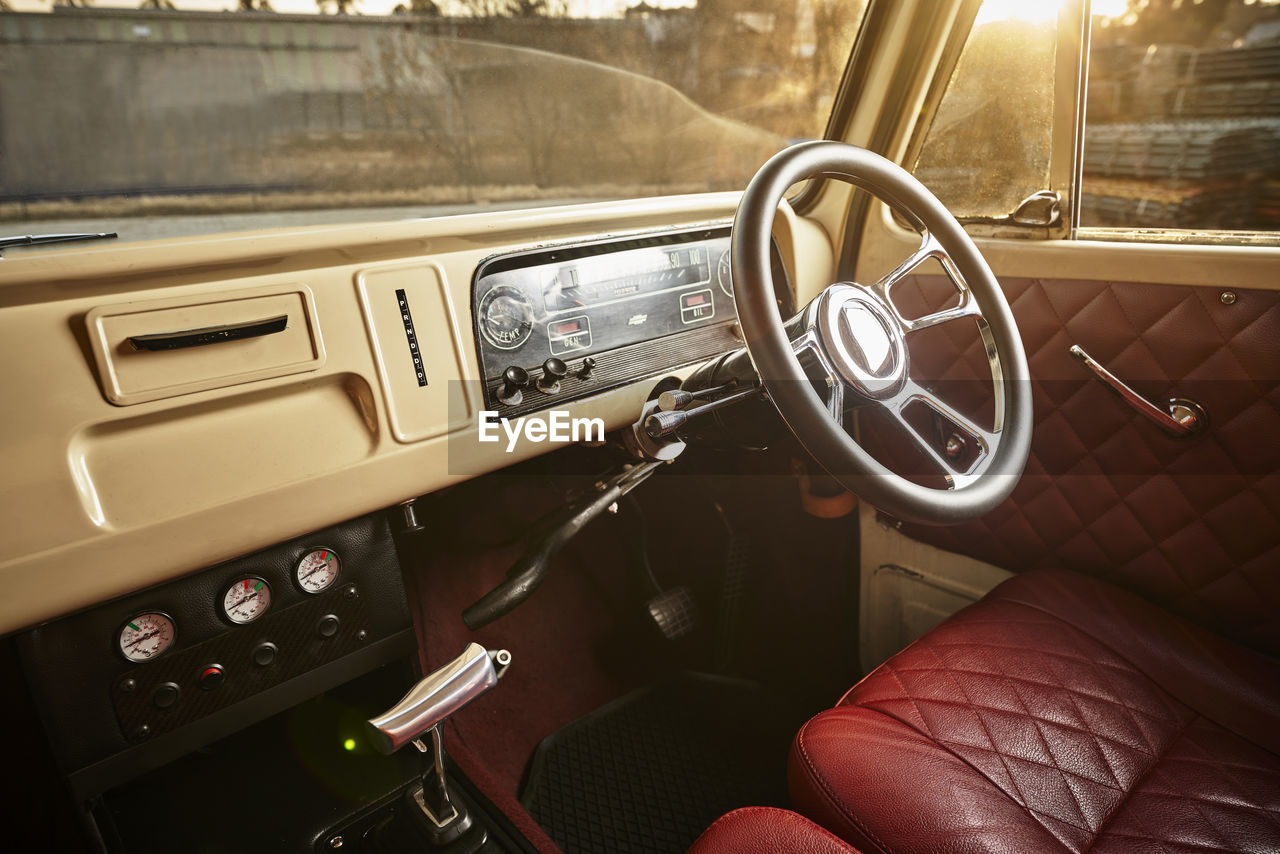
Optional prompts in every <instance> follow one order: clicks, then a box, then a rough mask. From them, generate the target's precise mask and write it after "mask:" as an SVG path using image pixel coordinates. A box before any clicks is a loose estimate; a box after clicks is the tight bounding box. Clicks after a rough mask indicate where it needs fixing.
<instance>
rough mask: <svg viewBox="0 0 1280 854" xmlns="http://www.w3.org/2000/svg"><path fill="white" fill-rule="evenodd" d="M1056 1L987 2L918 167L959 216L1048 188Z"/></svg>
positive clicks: (990, 215) (1005, 213) (1006, 209)
mask: <svg viewBox="0 0 1280 854" xmlns="http://www.w3.org/2000/svg"><path fill="white" fill-rule="evenodd" d="M1057 40H1058V4H1056V3H1043V2H1035V3H1031V2H1025V0H987V2H985V3H983V5H982V7H981V9H980V10H979V12H978V16H977V18H976V19H975V21H974V24H973V29H972V30H971V31H970V34H969V37H968V41H966V42H965V45H964V49H963V50H962V51H961V53H960V59H959V61H958V62H957V63H956V67H955V70H954V71H953V72H952V74H951V79H950V80H949V81H948V83H947V88H946V90H945V92H944V94H943V96H942V100H941V102H940V103H939V105H938V110H937V112H936V114H935V115H934V118H933V122H932V123H931V124H930V126H929V129H928V131H927V135H926V136H925V139H924V143H923V145H922V146H921V147H920V150H919V155H918V156H917V158H916V163H915V168H914V169H913V170H912V171H913V172H914V173H915V176H916V177H917V178H919V179H920V180H921V181H922V182H923V183H924V184H925V186H927V187H928V188H929V189H930V190H932V191H933V193H934V195H936V196H937V197H938V199H939V200H940V201H941V202H942V203H943V204H945V205H946V206H947V208H948V209H949V210H950V211H951V212H952V213H954V214H955V215H956V216H957V217H959V218H960V219H962V220H963V219H971V220H972V219H996V220H1001V219H1005V218H1007V217H1009V216H1010V215H1011V214H1013V212H1014V211H1015V210H1016V209H1017V208H1018V205H1019V203H1021V202H1022V200H1024V199H1026V198H1027V197H1028V196H1030V195H1031V194H1033V193H1036V192H1038V191H1040V190H1049V189H1053V190H1058V191H1059V192H1063V193H1065V192H1066V188H1065V187H1050V180H1049V162H1050V155H1051V153H1052V142H1053V114H1054V59H1055V56H1056V53H1057Z"/></svg>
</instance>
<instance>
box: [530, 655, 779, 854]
mask: <svg viewBox="0 0 1280 854" xmlns="http://www.w3.org/2000/svg"><path fill="white" fill-rule="evenodd" d="M796 726H798V722H796V721H794V717H793V716H791V715H788V714H786V712H785V711H784V710H783V709H781V708H779V707H776V706H775V705H773V704H771V703H770V702H768V700H767V698H766V697H765V696H764V695H762V693H761V692H760V690H759V688H758V686H756V685H755V684H754V683H749V682H742V681H739V680H733V679H725V678H721V677H716V676H703V675H696V674H683V675H681V676H678V677H675V678H673V679H670V680H666V681H663V682H660V683H658V684H656V685H653V686H651V687H648V688H644V689H641V690H640V691H637V692H635V693H633V694H629V695H628V696H626V697H623V698H622V699H620V700H617V701H615V702H613V703H610V704H609V705H607V706H604V707H602V708H600V709H597V710H596V711H594V712H592V713H591V714H589V715H587V716H586V717H584V718H581V719H579V720H577V721H575V722H573V723H571V724H569V725H568V726H566V727H564V728H562V729H560V730H559V731H558V732H556V733H554V734H553V735H550V736H548V737H547V738H546V739H544V740H543V741H542V743H541V744H539V745H538V749H537V750H536V751H535V752H534V756H533V761H532V763H531V764H530V767H529V774H528V779H527V782H526V784H525V787H524V792H523V795H522V797H521V800H522V801H523V803H524V805H525V808H526V809H527V810H528V811H529V812H530V814H532V815H533V817H534V818H535V819H536V820H537V821H538V823H539V824H540V825H542V827H543V828H544V829H545V830H546V831H547V834H548V835H549V836H550V837H551V838H552V839H554V840H555V842H556V844H557V845H559V846H560V848H561V849H563V850H564V851H565V854H578V852H592V854H594V852H619V854H627V852H636V854H641V852H643V854H661V853H662V852H673V854H677V853H678V852H684V851H685V850H687V849H688V847H689V845H690V844H691V843H692V842H693V841H694V839H696V838H697V837H698V834H699V833H701V832H702V831H703V830H704V829H706V827H707V825H709V824H710V823H711V822H712V821H714V820H715V819H716V818H718V817H719V816H721V815H722V814H724V813H725V812H728V811H729V810H731V809H734V808H736V807H742V806H757V805H763V806H784V805H785V804H786V755H787V748H788V745H789V744H790V741H791V736H792V735H793V734H794V732H795V727H796Z"/></svg>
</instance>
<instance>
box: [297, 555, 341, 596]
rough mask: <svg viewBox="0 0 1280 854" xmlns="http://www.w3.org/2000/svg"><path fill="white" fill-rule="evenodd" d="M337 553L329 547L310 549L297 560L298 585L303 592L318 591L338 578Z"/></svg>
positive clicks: (327, 586)
mask: <svg viewBox="0 0 1280 854" xmlns="http://www.w3.org/2000/svg"><path fill="white" fill-rule="evenodd" d="M338 569H339V561H338V555H337V554H336V553H335V552H333V551H332V550H331V549H312V550H311V552H309V553H308V554H307V556H306V557H304V558H303V559H302V560H300V561H298V571H297V579H298V586H299V587H301V588H302V590H303V592H304V593H319V592H320V591H322V590H327V589H328V588H329V585H331V584H333V582H335V581H337V580H338Z"/></svg>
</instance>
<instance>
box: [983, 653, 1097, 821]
mask: <svg viewBox="0 0 1280 854" xmlns="http://www.w3.org/2000/svg"><path fill="white" fill-rule="evenodd" d="M997 667H999V668H1000V675H1001V676H1002V677H1004V679H1005V681H1006V682H1009V683H1010V684H1017V683H1016V682H1015V681H1014V680H1013V679H1011V678H1010V676H1009V674H1008V673H1006V672H1005V669H1004V665H1003V661H1001V660H998V661H997ZM1058 691H1059V692H1060V693H1062V694H1065V695H1066V697H1067V700H1069V701H1070V703H1071V706H1072V708H1074V709H1075V710H1076V714H1078V715H1079V716H1080V720H1081V721H1082V722H1083V721H1085V720H1087V718H1086V717H1085V714H1084V711H1083V710H1082V709H1081V708H1080V706H1079V704H1078V703H1076V701H1075V694H1074V692H1072V691H1071V690H1069V689H1067V690H1063V689H1062V688H1061V687H1059V688H1058ZM1013 696H1015V697H1017V698H1018V703H1020V704H1021V705H1022V710H1023V711H1024V712H1026V715H1027V717H1028V718H1030V719H1031V720H1032V721H1033V722H1034V723H1035V727H1036V735H1038V736H1039V737H1040V743H1041V744H1043V745H1044V749H1045V753H1046V754H1048V755H1049V756H1051V757H1053V764H1054V767H1055V768H1056V769H1057V770H1058V773H1059V774H1061V775H1062V781H1063V783H1066V782H1067V771H1066V770H1065V769H1063V767H1062V766H1061V765H1060V764H1058V760H1057V756H1056V754H1055V753H1054V751H1053V748H1051V747H1050V746H1049V740H1048V739H1047V738H1046V737H1045V734H1044V730H1043V729H1042V728H1041V726H1040V725H1041V723H1053V725H1054V726H1062V727H1063V728H1064V729H1072V730H1075V731H1077V732H1080V733H1082V734H1085V735H1088V736H1090V737H1091V738H1093V739H1094V742H1095V745H1096V743H1097V740H1098V736H1097V734H1095V733H1093V732H1090V731H1088V730H1082V729H1078V728H1076V727H1072V726H1069V725H1065V724H1058V723H1056V722H1052V721H1042V720H1041V719H1040V718H1039V717H1037V716H1036V715H1034V714H1032V713H1031V709H1030V707H1029V706H1027V701H1026V700H1025V699H1023V697H1022V694H1021V693H1019V691H1018V690H1017V689H1016V688H1014V690H1013ZM1117 743H1119V742H1117ZM1098 755H1099V756H1101V757H1102V761H1103V763H1104V764H1105V765H1106V768H1107V773H1108V774H1110V775H1111V779H1112V780H1114V781H1115V784H1116V785H1115V788H1117V789H1119V788H1120V777H1119V775H1117V774H1116V771H1115V769H1114V768H1112V767H1111V761H1110V760H1109V759H1107V754H1106V752H1105V751H1103V750H1102V749H1101V748H1099V750H1098ZM1072 776H1075V777H1081V778H1083V779H1086V780H1088V779H1089V778H1088V777H1085V776H1084V775H1083V774H1074V773H1073V774H1072ZM1091 782H1094V781H1091ZM1097 785H1102V786H1106V784H1105V783H1098V784H1097ZM1107 788H1111V787H1109V786H1107ZM1067 791H1069V792H1071V797H1072V798H1073V799H1074V800H1075V801H1076V808H1077V809H1079V811H1080V818H1081V820H1082V821H1084V822H1085V823H1086V824H1087V823H1088V819H1087V818H1086V817H1085V815H1084V808H1083V807H1082V806H1081V804H1080V799H1079V798H1078V797H1076V793H1075V789H1073V788H1071V786H1070V785H1068V786H1067Z"/></svg>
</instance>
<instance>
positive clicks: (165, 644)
mask: <svg viewBox="0 0 1280 854" xmlns="http://www.w3.org/2000/svg"><path fill="white" fill-rule="evenodd" d="M176 636H177V635H176V632H175V630H174V628H173V620H172V618H170V617H169V615H168V614H161V613H159V612H158V611H157V612H152V613H148V614H139V615H138V616H136V617H134V618H133V619H132V620H130V621H129V622H127V623H125V624H124V626H122V627H121V628H120V654H121V655H123V656H124V657H125V658H127V659H129V660H130V661H138V662H141V661H150V660H151V659H153V658H156V657H158V656H160V655H163V654H164V653H165V651H166V650H168V649H169V647H171V646H173V641H174V638H175V637H176Z"/></svg>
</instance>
